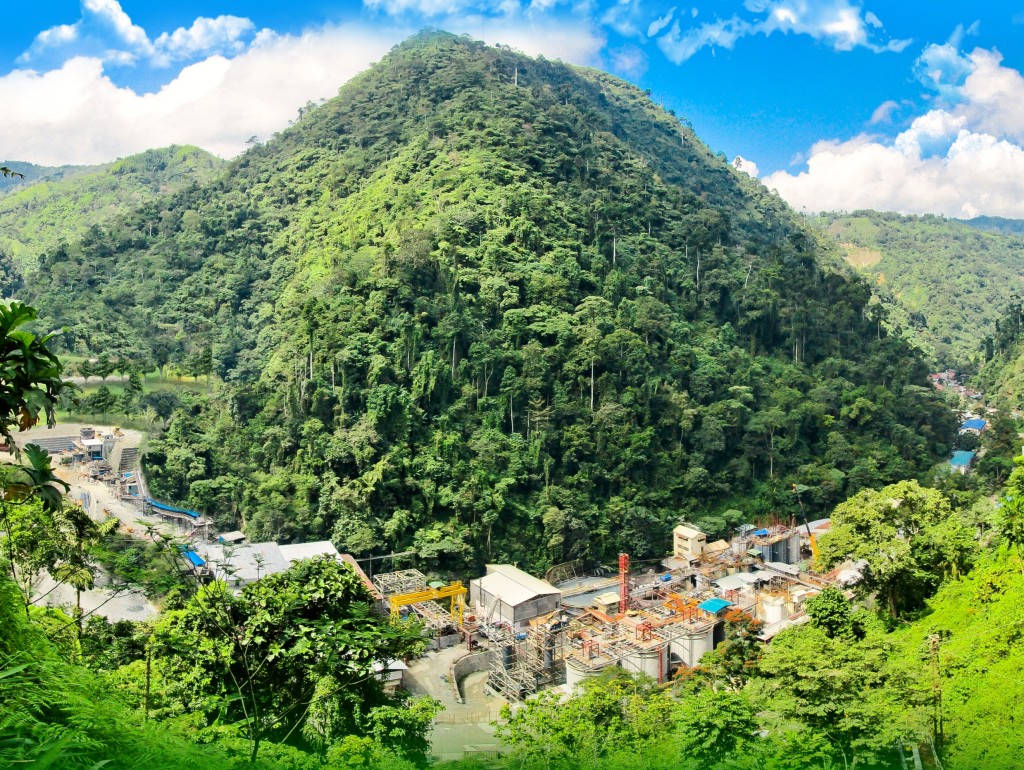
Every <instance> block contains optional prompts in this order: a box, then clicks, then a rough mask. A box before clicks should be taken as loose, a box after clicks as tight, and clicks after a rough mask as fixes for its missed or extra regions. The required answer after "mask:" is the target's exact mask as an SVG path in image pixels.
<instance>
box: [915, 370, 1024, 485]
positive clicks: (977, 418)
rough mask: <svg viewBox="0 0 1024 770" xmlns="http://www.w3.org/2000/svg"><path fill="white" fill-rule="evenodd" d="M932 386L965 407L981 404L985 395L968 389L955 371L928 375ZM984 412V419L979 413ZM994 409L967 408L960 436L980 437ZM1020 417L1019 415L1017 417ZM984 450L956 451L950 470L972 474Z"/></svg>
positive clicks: (963, 412) (961, 424)
mask: <svg viewBox="0 0 1024 770" xmlns="http://www.w3.org/2000/svg"><path fill="white" fill-rule="evenodd" d="M928 379H929V380H931V383H932V386H933V387H934V388H935V389H936V390H937V391H940V392H949V393H953V394H955V395H957V396H959V397H960V400H961V403H962V404H964V405H965V406H966V405H968V404H970V403H971V402H972V401H974V402H979V401H981V400H982V398H983V395H984V394H982V393H981V392H980V391H977V390H974V389H972V388H968V387H967V386H966V385H963V384H962V383H961V382H960V380H959V376H958V373H957V372H956V371H955V370H953V369H946V370H945V371H943V372H933V373H931V374H929V375H928ZM980 411H984V414H985V416H984V417H983V416H982V415H981V414H979V413H978V412H980ZM995 412H996V409H995V408H994V407H981V406H980V404H979V405H978V406H977V407H975V408H974V409H971V408H969V407H968V408H966V409H964V410H963V411H962V420H963V421H962V422H961V423H960V429H959V434H960V435H961V436H963V435H965V434H973V435H975V436H980V435H981V434H982V433H983V432H984V431H985V429H986V428H988V424H989V423H988V419H986V418H987V417H989V416H991V415H992V414H995ZM1015 416H1019V415H1015ZM984 451H985V450H984V449H983V448H982V449H969V450H968V449H956V450H954V451H953V453H952V455H951V456H950V458H949V468H950V470H951V471H953V472H955V473H961V474H966V473H970V471H971V469H972V467H973V465H974V463H975V462H976V461H977V460H978V459H979V458H980V457H981V456H982V455H983V454H984Z"/></svg>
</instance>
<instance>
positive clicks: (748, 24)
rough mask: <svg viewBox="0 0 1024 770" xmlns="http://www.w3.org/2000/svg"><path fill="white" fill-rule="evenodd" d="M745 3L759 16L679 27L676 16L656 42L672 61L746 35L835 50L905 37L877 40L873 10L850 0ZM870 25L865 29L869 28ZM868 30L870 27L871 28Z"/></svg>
mask: <svg viewBox="0 0 1024 770" xmlns="http://www.w3.org/2000/svg"><path fill="white" fill-rule="evenodd" d="M746 9H747V10H748V11H751V12H753V13H754V14H759V15H760V14H763V17H762V18H756V17H754V18H745V17H741V16H739V15H733V16H731V17H729V18H727V19H715V20H714V21H710V22H705V23H704V24H701V25H699V26H694V27H689V28H686V29H684V28H683V27H682V25H681V24H680V22H679V21H676V22H675V23H673V24H672V27H671V28H670V29H669V30H668V32H666V33H665V34H664V35H662V36H661V37H659V38H658V45H659V46H660V47H661V49H662V51H664V53H665V55H666V56H667V57H668V58H669V59H671V60H672V61H674V62H675V63H676V64H681V63H682V62H684V61H686V60H687V59H689V58H690V57H691V56H693V55H694V54H696V53H697V52H698V51H700V50H701V49H703V48H707V47H721V48H732V47H733V45H735V43H736V41H737V40H739V39H741V38H744V37H747V36H750V35H765V36H768V35H772V34H775V33H776V32H780V33H783V34H795V35H808V36H810V37H812V38H814V39H816V40H821V41H824V42H826V43H828V44H829V45H831V46H832V47H833V48H834V49H835V50H837V51H850V50H853V49H854V48H858V47H862V48H867V49H869V50H871V51H875V52H876V53H881V52H884V51H897V52H898V51H902V50H903V49H904V48H906V47H907V46H908V45H910V42H911V41H910V40H909V39H904V40H897V39H888V40H885V41H884V42H877V41H876V40H875V39H874V38H873V35H877V33H878V30H880V29H881V27H882V22H881V20H880V19H879V18H878V16H876V15H875V14H873V13H871V12H867V13H866V14H864V13H863V12H862V9H861V7H860V6H859V5H854V4H851V3H850V2H849V0H827V2H815V1H814V0H748V2H747V3H746ZM665 24H667V22H664V23H663V19H656V20H655V21H654V22H652V24H651V27H650V28H649V34H650V35H655V34H657V33H658V32H659V31H660V30H661V29H662V28H663V27H664V26H665ZM869 28H870V29H869ZM651 30H654V31H653V32H651ZM872 30H873V31H874V32H872Z"/></svg>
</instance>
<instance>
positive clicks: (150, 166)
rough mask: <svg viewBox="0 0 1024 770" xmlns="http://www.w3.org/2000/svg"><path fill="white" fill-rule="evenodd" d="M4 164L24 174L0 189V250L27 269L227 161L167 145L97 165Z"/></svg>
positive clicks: (211, 173) (200, 178)
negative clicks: (60, 247)
mask: <svg viewBox="0 0 1024 770" xmlns="http://www.w3.org/2000/svg"><path fill="white" fill-rule="evenodd" d="M6 165H7V166H9V167H10V168H11V169H12V170H14V171H18V172H20V173H23V174H25V177H24V179H16V178H8V179H6V180H4V181H5V182H6V184H5V185H4V186H2V187H0V254H3V255H6V256H8V257H10V258H12V259H13V261H14V264H15V266H16V267H17V269H18V272H20V273H25V272H31V271H33V270H34V269H35V266H36V260H37V259H38V257H39V255H40V254H42V253H43V252H45V251H49V250H52V249H54V248H56V247H57V245H58V244H59V243H61V242H62V241H73V240H77V239H78V238H81V237H82V236H83V235H84V234H85V233H86V231H87V230H88V229H89V228H90V227H92V226H93V225H97V224H100V223H103V222H107V221H109V220H110V219H113V218H114V217H116V216H118V215H120V214H122V213H124V212H125V211H126V210H130V209H134V208H136V207H138V206H140V205H142V204H143V203H146V202H147V201H150V200H152V199H154V198H156V197H158V196H160V195H164V194H167V193H171V192H173V191H175V190H178V189H181V188H183V187H187V186H189V185H192V184H193V183H194V184H203V183H205V182H208V181H210V180H211V179H213V177H214V176H215V175H216V174H217V173H218V171H219V170H220V169H221V168H222V167H223V166H224V165H225V164H224V161H221V160H220V159H219V158H216V157H214V156H213V155H210V154H209V153H207V152H205V151H203V150H200V149H199V148H197V147H166V148H163V149H159V150H147V151H146V152H142V153H139V154H138V155H132V156H130V157H127V158H122V159H121V160H118V161H114V162H113V163H106V164H103V165H100V166H62V167H58V168H48V167H43V166H33V165H32V164H26V163H16V162H8V163H6ZM7 296H9V295H7Z"/></svg>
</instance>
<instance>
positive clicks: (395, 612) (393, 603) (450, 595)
mask: <svg viewBox="0 0 1024 770" xmlns="http://www.w3.org/2000/svg"><path fill="white" fill-rule="evenodd" d="M440 599H451V603H450V605H449V609H448V612H449V614H450V615H451V616H452V617H453V618H454V619H455V624H456V626H458V627H461V626H462V616H463V614H464V612H465V610H466V587H465V586H464V585H462V581H461V580H456V581H454V582H452V583H449V584H448V585H446V586H443V587H441V588H425V589H423V590H422V591H412V592H410V593H407V594H395V595H394V596H392V597H390V598H389V599H388V605H390V607H391V617H392V619H393V620H397V619H398V618H399V610H401V608H402V607H407V606H409V605H410V604H419V603H420V602H435V601H438V600H440Z"/></svg>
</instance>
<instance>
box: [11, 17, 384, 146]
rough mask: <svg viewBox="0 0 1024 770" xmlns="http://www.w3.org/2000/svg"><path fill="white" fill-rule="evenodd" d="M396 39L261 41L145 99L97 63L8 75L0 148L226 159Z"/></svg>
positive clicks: (370, 35) (352, 35) (357, 32)
mask: <svg viewBox="0 0 1024 770" xmlns="http://www.w3.org/2000/svg"><path fill="white" fill-rule="evenodd" d="M403 34H404V33H403V32H402V31H398V30H396V31H393V32H390V31H389V32H388V33H380V32H374V31H372V30H369V29H366V28H364V27H355V26H343V27H328V28H324V29H321V30H317V31H315V32H309V33H306V34H303V35H300V36H290V35H276V34H273V33H266V34H264V35H261V37H260V39H259V40H258V42H257V43H254V44H253V45H252V46H251V47H250V48H249V49H248V50H247V51H246V52H245V53H243V54H241V55H239V56H237V57H235V58H233V59H227V58H225V57H223V56H219V55H216V56H211V57H208V58H206V59H204V60H202V61H200V62H198V63H196V64H192V65H189V66H187V67H185V68H184V69H182V70H181V72H179V73H178V75H177V76H176V77H175V78H174V79H173V80H172V81H171V82H169V83H168V84H167V85H165V86H164V87H163V88H161V89H160V90H159V91H157V92H155V93H149V94H139V93H136V92H135V91H133V90H131V89H129V88H122V87H118V86H117V85H115V84H114V83H113V82H112V81H111V80H110V79H109V78H108V77H107V76H106V75H105V74H104V72H103V62H102V61H101V59H100V58H97V57H76V58H73V59H70V60H69V61H67V62H65V63H64V64H63V65H62V66H61V67H60V68H58V69H54V70H50V71H48V72H36V71H33V70H27V69H22V70H14V71H12V72H10V73H8V74H7V75H5V76H3V77H0V103H3V104H5V106H6V109H7V110H8V114H9V115H10V116H16V117H14V118H13V119H9V120H5V121H4V122H3V123H2V124H0V147H3V153H4V155H5V156H6V157H11V158H19V159H22V158H23V159H25V160H30V161H34V162H37V163H45V164H60V163H95V162H102V161H107V160H111V159H113V158H116V157H119V156H124V155H127V154H130V153H133V152H139V151H142V150H145V149H147V148H150V147H159V146H163V145H168V144H173V143H177V144H184V143H189V144H197V145H199V146H200V147H203V148H205V149H207V150H210V151H212V152H215V153H217V154H218V155H222V156H225V157H229V156H232V155H235V154H237V153H238V152H239V151H241V150H242V149H243V148H244V143H245V140H246V139H247V138H248V137H249V136H251V135H253V134H256V135H258V136H263V137H266V136H268V135H270V134H272V133H273V132H275V131H277V130H280V129H281V128H283V127H284V126H285V125H286V124H287V122H288V120H289V119H290V118H293V117H294V116H295V114H296V111H297V110H298V108H299V107H300V106H302V105H304V104H305V103H306V102H308V101H311V100H312V101H317V100H319V99H321V98H325V97H331V96H333V95H334V94H335V93H336V92H337V89H338V86H339V85H341V84H342V83H344V82H345V81H346V80H348V79H349V78H351V77H352V76H353V75H355V74H356V73H358V72H359V71H361V70H363V69H365V68H366V67H367V66H368V65H369V64H370V63H371V62H372V61H374V60H376V59H379V58H380V57H381V56H382V55H383V54H385V53H386V52H387V51H388V50H389V49H390V48H391V46H392V45H393V44H394V43H395V42H397V41H398V40H399V39H400V38H401V37H402V36H403Z"/></svg>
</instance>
